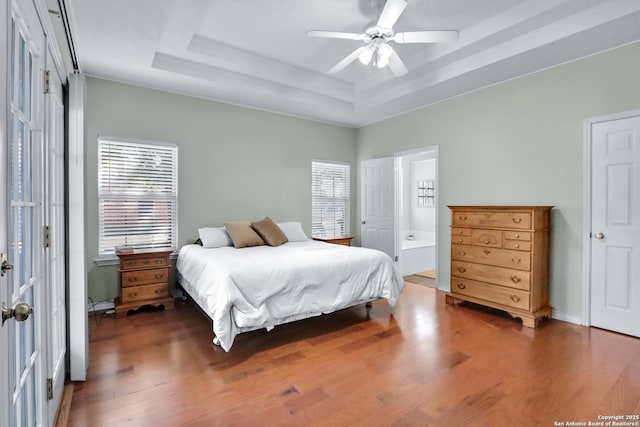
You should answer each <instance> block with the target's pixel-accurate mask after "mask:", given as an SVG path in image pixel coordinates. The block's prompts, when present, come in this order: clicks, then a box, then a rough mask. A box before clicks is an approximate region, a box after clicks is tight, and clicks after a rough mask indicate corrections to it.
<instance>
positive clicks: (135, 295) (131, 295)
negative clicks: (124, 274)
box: [129, 292, 138, 298]
mask: <svg viewBox="0 0 640 427" xmlns="http://www.w3.org/2000/svg"><path fill="white" fill-rule="evenodd" d="M137 296H138V293H137V292H129V298H135V297H137Z"/></svg>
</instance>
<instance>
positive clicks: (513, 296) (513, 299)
mask: <svg viewBox="0 0 640 427" xmlns="http://www.w3.org/2000/svg"><path fill="white" fill-rule="evenodd" d="M511 301H513V302H518V301H520V297H519V296H518V295H511Z"/></svg>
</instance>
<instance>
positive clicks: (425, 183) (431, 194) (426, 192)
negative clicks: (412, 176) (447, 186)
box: [418, 179, 436, 206]
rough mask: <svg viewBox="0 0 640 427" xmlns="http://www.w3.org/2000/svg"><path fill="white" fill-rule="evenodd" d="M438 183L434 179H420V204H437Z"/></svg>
mask: <svg viewBox="0 0 640 427" xmlns="http://www.w3.org/2000/svg"><path fill="white" fill-rule="evenodd" d="M435 204H436V183H435V181H434V180H432V179H429V180H420V181H418V206H435Z"/></svg>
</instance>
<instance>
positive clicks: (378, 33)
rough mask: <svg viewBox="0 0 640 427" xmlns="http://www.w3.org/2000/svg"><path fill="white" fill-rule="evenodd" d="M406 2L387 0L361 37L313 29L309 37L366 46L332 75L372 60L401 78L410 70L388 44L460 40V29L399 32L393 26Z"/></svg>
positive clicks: (356, 51)
mask: <svg viewBox="0 0 640 427" xmlns="http://www.w3.org/2000/svg"><path fill="white" fill-rule="evenodd" d="M407 4H408V3H407V1H406V0H387V2H386V4H385V5H384V8H383V9H382V12H381V13H380V16H379V17H378V22H377V24H376V25H374V26H371V27H368V28H366V29H365V30H364V31H363V32H362V33H361V34H357V33H345V32H339V31H323V30H311V31H308V32H307V35H308V36H312V37H324V38H334V39H346V40H362V41H363V42H364V43H365V44H366V46H364V47H360V48H358V49H356V50H354V51H353V52H351V53H350V54H349V55H347V56H346V57H345V58H344V59H342V61H340V62H338V63H337V64H336V65H335V66H334V67H333V68H331V69H330V70H329V73H330V74H334V73H338V72H340V71H342V70H343V69H345V68H346V67H347V66H348V65H349V64H351V63H352V62H353V61H355V60H356V59H358V60H359V61H360V62H361V63H362V64H364V65H368V64H370V63H371V62H372V60H373V65H374V66H376V67H377V68H385V67H387V66H388V67H389V69H390V70H391V72H392V73H393V74H394V75H395V76H396V77H400V76H403V75H405V74H406V73H407V72H408V70H407V67H406V66H405V65H404V62H403V61H402V59H400V57H399V56H398V54H397V53H396V52H395V50H393V48H392V47H391V45H389V42H395V43H399V44H403V43H448V42H453V41H455V40H457V39H458V36H459V32H458V31H457V30H432V31H430V30H427V31H408V32H401V33H396V32H395V31H394V29H393V26H394V25H395V23H396V22H397V21H398V19H399V18H400V15H401V14H402V12H403V11H404V9H405V8H406V7H407Z"/></svg>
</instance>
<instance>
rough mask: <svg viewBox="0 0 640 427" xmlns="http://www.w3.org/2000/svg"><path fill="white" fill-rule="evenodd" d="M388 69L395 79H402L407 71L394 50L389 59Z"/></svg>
mask: <svg viewBox="0 0 640 427" xmlns="http://www.w3.org/2000/svg"><path fill="white" fill-rule="evenodd" d="M389 68H390V69H391V72H392V73H393V74H394V75H395V76H396V77H402V76H404V75H405V74H407V72H408V71H409V70H407V66H406V65H404V62H402V59H400V57H399V56H398V54H397V53H396V51H395V50H394V51H393V52H392V53H391V56H390V57H389Z"/></svg>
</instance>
